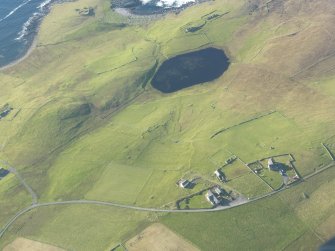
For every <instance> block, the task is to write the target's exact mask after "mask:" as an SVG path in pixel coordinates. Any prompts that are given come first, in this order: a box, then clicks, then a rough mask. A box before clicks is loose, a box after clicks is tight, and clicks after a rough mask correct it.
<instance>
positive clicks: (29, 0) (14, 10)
mask: <svg viewBox="0 0 335 251" xmlns="http://www.w3.org/2000/svg"><path fill="white" fill-rule="evenodd" d="M29 2H31V0H25V1H23V3H21V4H20V5H19V6H17V7H15V8H14V9H12V10H11V11H10V12H9V13H8V14H7V15H6V16H5V17H3V18H1V19H0V22H2V21H4V20H6V19H7V18H9V17H10V16H11V15H13V14H14V13H15V12H16V11H17V10H19V9H20V8H22V7H23V6H25V5H26V4H27V3H29Z"/></svg>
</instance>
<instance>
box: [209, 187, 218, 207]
mask: <svg viewBox="0 0 335 251" xmlns="http://www.w3.org/2000/svg"><path fill="white" fill-rule="evenodd" d="M206 199H207V200H208V202H209V203H211V204H212V205H213V206H216V205H218V204H219V203H220V201H219V200H218V198H217V197H216V196H215V194H213V193H212V191H210V190H209V191H208V192H207V193H206Z"/></svg>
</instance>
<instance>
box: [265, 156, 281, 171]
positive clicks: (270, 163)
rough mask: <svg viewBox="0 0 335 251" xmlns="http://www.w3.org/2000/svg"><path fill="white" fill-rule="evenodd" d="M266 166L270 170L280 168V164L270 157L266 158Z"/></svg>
mask: <svg viewBox="0 0 335 251" xmlns="http://www.w3.org/2000/svg"><path fill="white" fill-rule="evenodd" d="M268 168H269V170H271V171H279V170H280V165H278V163H276V162H275V161H274V160H273V158H270V159H269V160H268Z"/></svg>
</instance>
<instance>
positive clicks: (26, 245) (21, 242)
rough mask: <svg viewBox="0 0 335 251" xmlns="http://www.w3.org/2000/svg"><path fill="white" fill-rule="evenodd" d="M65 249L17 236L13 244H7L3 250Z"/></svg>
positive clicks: (36, 250) (47, 250)
mask: <svg viewBox="0 0 335 251" xmlns="http://www.w3.org/2000/svg"><path fill="white" fill-rule="evenodd" d="M23 250H24V251H65V250H64V249H62V248H59V247H55V246H51V245H49V244H44V243H41V242H38V241H32V240H28V239H25V238H17V239H15V240H14V241H13V242H12V243H11V244H9V245H7V246H6V247H5V248H4V249H3V251H23Z"/></svg>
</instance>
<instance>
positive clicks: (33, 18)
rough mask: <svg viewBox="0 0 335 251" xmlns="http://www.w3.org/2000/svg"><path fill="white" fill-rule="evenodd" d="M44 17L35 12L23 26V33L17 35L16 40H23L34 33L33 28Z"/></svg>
mask: <svg viewBox="0 0 335 251" xmlns="http://www.w3.org/2000/svg"><path fill="white" fill-rule="evenodd" d="M42 16H43V14H42V13H40V12H35V13H34V14H33V15H32V16H31V17H30V18H29V19H28V20H27V21H26V22H25V23H24V24H23V26H22V29H21V31H20V32H19V33H18V34H17V35H18V37H17V38H15V40H18V41H20V40H23V38H24V37H26V36H27V35H28V34H30V32H31V31H32V29H31V27H32V26H34V25H35V24H36V22H38V20H39V19H40V18H41V17H42Z"/></svg>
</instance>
